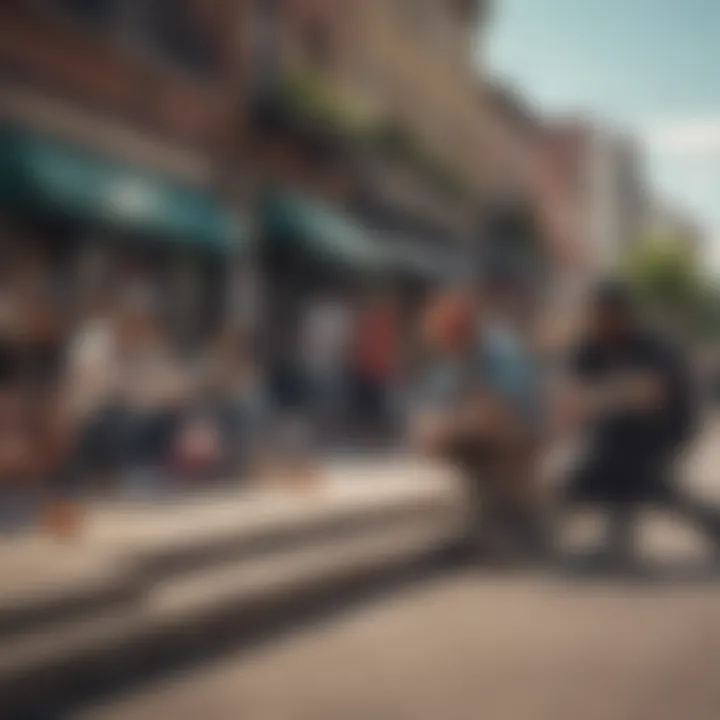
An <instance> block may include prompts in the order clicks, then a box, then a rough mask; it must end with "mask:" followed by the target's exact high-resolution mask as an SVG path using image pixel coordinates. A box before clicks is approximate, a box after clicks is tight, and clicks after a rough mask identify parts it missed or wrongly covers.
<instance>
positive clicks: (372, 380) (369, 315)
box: [351, 295, 399, 441]
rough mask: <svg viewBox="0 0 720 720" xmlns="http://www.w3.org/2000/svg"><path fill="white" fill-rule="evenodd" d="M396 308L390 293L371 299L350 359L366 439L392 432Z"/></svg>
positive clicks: (363, 312) (357, 409)
mask: <svg viewBox="0 0 720 720" xmlns="http://www.w3.org/2000/svg"><path fill="white" fill-rule="evenodd" d="M398 343H399V328H398V316H397V308H396V306H395V303H394V302H393V300H392V298H391V297H390V296H388V295H379V296H375V297H373V298H371V299H370V301H369V302H368V304H367V306H366V307H365V308H363V309H361V310H360V313H359V315H358V317H357V322H356V327H355V340H354V343H353V352H352V358H351V374H352V380H353V399H354V402H353V407H354V409H355V412H356V413H357V415H358V420H359V427H360V433H361V436H362V438H363V440H365V441H367V440H377V439H379V438H380V437H383V436H385V435H386V434H388V433H390V432H392V426H391V400H392V395H391V393H392V391H393V390H394V382H395V380H396V372H397V369H398V368H397V366H398Z"/></svg>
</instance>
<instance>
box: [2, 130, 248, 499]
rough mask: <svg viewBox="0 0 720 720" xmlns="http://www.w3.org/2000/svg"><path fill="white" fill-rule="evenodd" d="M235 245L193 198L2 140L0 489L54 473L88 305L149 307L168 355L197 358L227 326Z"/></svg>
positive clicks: (87, 161) (93, 159)
mask: <svg viewBox="0 0 720 720" xmlns="http://www.w3.org/2000/svg"><path fill="white" fill-rule="evenodd" d="M242 241H243V236H242V233H241V232H240V228H239V224H238V221H237V220H236V219H235V218H234V217H233V214H232V213H231V212H229V211H228V210H227V209H226V208H225V207H223V206H222V205H221V204H220V203H219V202H218V201H216V200H215V199H214V198H213V197H211V196H210V195H208V194H206V193H205V192H203V191H201V190H198V189H194V188H191V187H186V186H183V185H180V184H178V183H176V182H174V181H173V180H171V179H169V178H166V177H163V176H159V175H154V174H151V173H147V172H144V171H143V170H141V169H138V168H134V167H131V166H128V165H125V164H123V163H121V162H117V161H115V160H112V159H110V158H108V157H105V156H102V155H100V154H98V153H95V152H91V151H89V150H88V149H87V148H84V147H82V146H78V145H71V144H67V143H63V142H61V141H58V140H56V139H53V138H50V137H48V136H44V135H39V134H35V133H31V132H27V131H25V130H21V129H18V128H16V127H12V126H3V127H2V128H0V255H1V260H2V265H1V270H2V273H1V277H0V291H1V292H0V305H1V306H2V308H1V309H2V312H0V315H2V317H1V318H0V320H1V322H0V345H1V346H2V348H1V349H2V353H1V354H2V357H1V358H0V360H1V361H2V363H0V364H2V377H1V378H0V486H1V485H3V484H7V483H8V482H10V483H13V482H15V481H19V482H20V483H21V485H22V486H23V487H27V486H28V483H30V484H31V485H32V484H35V485H36V486H38V487H41V486H42V485H43V483H46V482H47V480H48V478H50V477H51V476H52V475H53V472H54V470H53V467H54V468H55V469H57V467H58V465H59V463H60V458H61V457H62V456H63V453H64V452H65V451H64V450H63V447H64V445H63V443H65V442H66V441H68V438H64V439H63V437H62V435H63V428H64V429H65V431H69V428H70V426H71V423H68V422H59V423H58V422H56V421H55V420H54V418H56V417H58V416H57V415H56V414H55V413H54V409H55V408H58V409H59V412H60V414H61V416H62V413H64V412H65V411H66V407H65V406H66V403H65V402H64V401H61V400H58V398H59V397H60V394H61V393H60V392H59V390H61V389H62V383H61V382H59V380H60V378H61V377H62V376H61V372H62V370H63V363H62V358H63V356H64V355H65V349H66V348H67V347H68V342H69V341H70V340H71V338H72V335H73V332H74V330H75V329H76V328H77V327H78V325H79V324H82V322H83V319H84V318H85V313H86V311H87V310H88V305H87V303H88V302H94V301H96V300H97V298H98V296H99V295H102V296H103V299H104V300H108V299H111V301H115V300H120V299H121V296H123V297H126V296H128V295H131V294H133V293H134V294H135V295H136V296H137V295H138V294H139V295H143V294H144V295H145V296H146V297H147V296H148V295H151V296H152V298H153V302H154V303H155V304H154V306H153V312H156V313H157V316H158V319H159V320H160V321H161V324H162V327H161V332H162V334H163V336H167V341H168V343H169V345H170V347H169V348H168V349H169V350H170V351H175V350H186V351H192V352H193V353H195V352H198V351H202V346H203V344H204V343H205V342H207V341H210V340H212V339H213V338H212V336H213V334H214V333H215V331H216V329H217V328H218V327H219V326H220V324H221V323H222V322H223V321H224V312H225V307H226V299H227V284H228V283H229V282H232V280H233V279H234V278H232V277H229V276H228V270H229V269H231V268H234V266H235V264H234V263H233V262H232V260H233V258H235V257H237V256H239V255H240V254H241V253H240V250H241V248H242V244H243V243H242ZM56 400H58V402H57V403H56V404H55V405H53V403H54V401H56ZM58 433H59V435H58ZM37 458H43V459H44V460H46V462H43V463H40V464H38V463H36V462H35V459H37ZM51 466H52V467H51Z"/></svg>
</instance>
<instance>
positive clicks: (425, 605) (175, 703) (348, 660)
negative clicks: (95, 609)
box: [77, 426, 720, 720]
mask: <svg viewBox="0 0 720 720" xmlns="http://www.w3.org/2000/svg"><path fill="white" fill-rule="evenodd" d="M718 437H720V430H719V429H718V428H717V426H712V427H710V428H709V429H708V431H707V432H706V433H705V436H704V438H703V441H702V442H701V443H700V446H699V447H698V449H697V450H696V452H695V453H694V454H693V457H692V459H691V462H690V463H689V470H688V473H687V474H688V476H689V477H690V478H691V482H692V484H693V485H694V486H695V487H697V488H698V490H700V491H702V492H703V494H707V495H708V496H711V495H714V496H715V497H719V496H720V492H718V491H720V485H718V483H717V482H716V481H715V478H714V477H713V476H714V469H715V467H716V466H717V460H718V458H719V457H720V450H718V447H717V446H718V443H717V442H716V440H717V438H718ZM590 525H591V524H590V523H585V524H584V529H585V530H587V528H589V527H590ZM642 550H643V556H644V557H646V558H649V559H652V560H663V561H664V560H667V559H669V558H672V559H673V560H674V561H678V562H681V563H686V564H692V563H696V562H698V561H700V560H703V559H704V555H705V553H706V551H707V549H706V548H705V547H704V545H703V541H702V540H701V539H700V538H698V537H696V536H695V534H694V533H693V532H692V531H691V530H689V529H685V528H683V527H681V526H678V525H676V524H675V523H672V522H670V521H669V520H668V519H666V518H657V517H651V518H649V520H648V522H646V523H644V526H643V528H642ZM719 601H720V589H719V586H717V585H716V584H715V583H714V582H713V581H712V579H710V578H705V579H704V580H701V579H698V578H696V579H695V581H694V582H688V583H680V582H679V581H678V582H667V583H663V584H644V583H642V582H631V581H621V580H607V581H602V582H583V581H579V580H570V579H568V578H567V577H551V576H546V575H545V576H540V575H537V576H536V575H518V574H507V575H502V574H492V573H488V572H485V571H482V570H479V569H477V570H471V569H463V570H457V569H456V570H449V571H448V572H447V573H445V574H444V575H442V574H441V575H437V576H434V577H431V578H426V579H425V580H423V581H418V582H417V583H415V584H413V585H411V586H410V587H405V588H404V589H402V590H400V591H395V592H388V593H387V594H385V595H384V596H381V597H379V598H375V599H373V600H371V601H367V602H365V603H361V604H356V605H353V606H349V607H347V608H346V609H345V610H344V611H343V612H341V613H339V614H336V615H333V616H332V617H330V618H326V619H325V620H322V619H321V620H320V621H318V622H316V623H314V624H312V625H306V626H303V627H300V628H296V629H295V630H294V631H292V632H290V633H286V634H284V635H283V636H281V637H280V638H275V639H274V640H272V641H270V642H268V643H266V644H264V645H261V646H260V647H256V648H254V649H245V650H242V651H238V653H237V654H236V655H235V656H230V657H225V658H222V659H221V660H215V661H213V662H212V663H207V664H205V665H203V666H197V667H196V668H195V669H194V670H192V671H190V672H189V673H188V674H186V675H183V676H178V677H175V678H172V679H166V680H164V681H162V682H160V683H156V684H152V685H148V686H146V687H144V688H141V689H139V691H138V692H137V693H136V694H131V695H126V696H124V697H116V698H112V699H109V700H107V701H105V702H104V703H101V704H99V705H98V706H96V707H92V708H87V709H86V710H85V711H84V712H82V713H80V714H79V715H77V718H78V720H83V719H85V720H164V719H165V718H172V719H173V720H185V719H187V720H196V719H197V718H204V719H206V720H226V719H227V720H235V719H242V720H366V719H368V720H405V719H407V720H438V719H440V718H442V719H443V720H474V719H475V718H483V720H518V719H520V718H533V720H545V719H547V720H575V718H583V719H584V720H596V719H597V720H615V719H616V718H623V719H628V720H646V719H647V720H664V719H667V720H676V719H678V718H688V719H690V720H705V719H707V720H715V719H716V718H717V717H718V716H719V715H720V682H718V677H719V672H720V671H719V670H718V668H719V667H720V606H719V605H718V602H719Z"/></svg>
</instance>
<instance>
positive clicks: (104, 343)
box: [66, 296, 120, 482]
mask: <svg viewBox="0 0 720 720" xmlns="http://www.w3.org/2000/svg"><path fill="white" fill-rule="evenodd" d="M116 324H117V317H116V315H115V313H114V308H113V306H112V303H111V301H110V298H108V297H105V296H101V297H97V298H95V300H94V301H93V302H92V303H91V304H90V306H89V308H88V309H87V311H86V313H85V316H84V317H83V318H82V320H81V322H80V323H79V324H78V326H77V328H76V331H75V333H74V334H73V336H72V337H71V338H70V343H69V347H68V358H67V371H66V383H67V386H68V387H67V402H68V403H69V408H68V411H69V414H70V416H71V418H72V420H71V421H72V424H73V425H74V427H75V432H76V443H77V444H76V449H75V453H74V460H73V463H72V467H71V468H69V469H68V471H69V472H70V473H74V474H75V475H76V476H77V480H82V481H83V482H84V481H86V480H88V479H89V478H88V476H89V475H92V474H94V473H97V472H99V473H107V472H110V471H113V470H116V469H117V463H118V461H119V459H120V457H119V456H120V453H119V447H118V430H119V427H118V422H119V409H118V383H119V365H118V352H119V350H118V338H117V327H116Z"/></svg>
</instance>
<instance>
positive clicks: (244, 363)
mask: <svg viewBox="0 0 720 720" xmlns="http://www.w3.org/2000/svg"><path fill="white" fill-rule="evenodd" d="M200 374H201V383H200V384H201V388H202V392H201V395H202V398H201V402H200V403H199V404H200V405H201V406H204V411H205V413H206V422H208V420H209V419H210V418H212V419H213V420H214V421H215V423H216V425H217V428H218V431H219V436H220V441H221V455H222V457H221V458H220V463H219V465H220V466H221V467H220V468H218V469H222V470H223V471H225V472H228V473H230V474H236V473H238V472H240V471H242V470H243V469H244V467H246V466H247V465H248V464H249V463H250V462H251V461H252V459H253V458H252V453H253V452H254V450H255V448H254V447H253V446H254V445H255V444H256V443H257V442H258V441H259V440H260V436H261V434H262V429H263V425H264V422H265V420H266V418H265V411H264V397H263V392H262V390H263V388H262V386H261V382H260V378H259V375H258V371H257V367H256V363H255V362H254V361H253V357H252V353H251V351H250V347H249V342H248V341H247V338H246V337H245V336H244V334H243V333H241V332H239V331H236V330H234V329H230V328H224V329H223V330H222V331H221V333H220V335H219V337H218V339H217V342H216V343H215V344H214V345H213V346H212V348H210V352H209V354H208V355H207V356H206V357H205V358H204V363H203V367H202V368H201V372H200ZM208 424H209V422H208Z"/></svg>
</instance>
